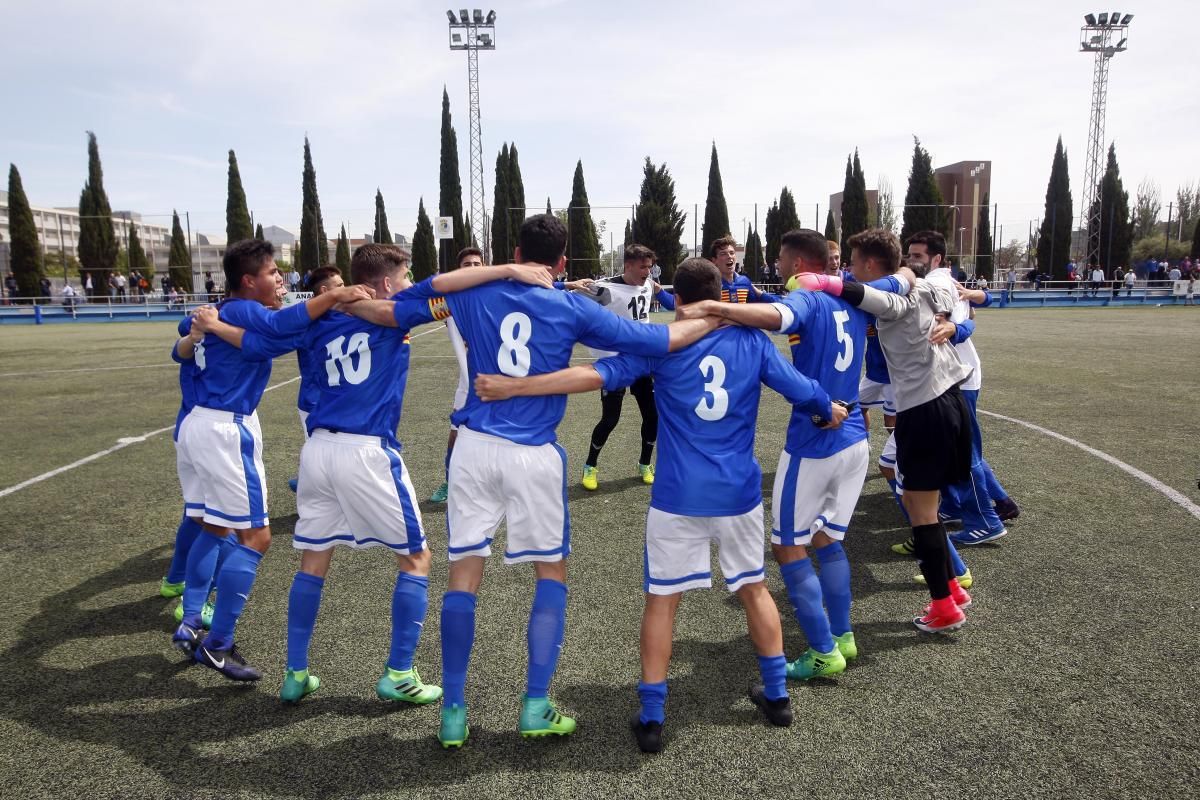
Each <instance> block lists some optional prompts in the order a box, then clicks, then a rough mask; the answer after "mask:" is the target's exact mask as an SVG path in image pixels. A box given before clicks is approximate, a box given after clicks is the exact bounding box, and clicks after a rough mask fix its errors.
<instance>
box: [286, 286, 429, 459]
mask: <svg viewBox="0 0 1200 800" xmlns="http://www.w3.org/2000/svg"><path fill="white" fill-rule="evenodd" d="M432 284H433V281H432V279H426V280H424V281H421V282H420V283H418V284H417V285H416V286H413V287H411V288H409V289H406V290H405V291H403V292H400V293H399V294H397V295H395V296H394V297H392V298H391V299H392V300H393V301H394V302H395V307H394V310H393V313H394V315H395V318H396V324H397V325H398V326H399V327H396V328H382V327H379V326H378V325H372V324H371V323H369V322H367V321H365V320H361V319H359V318H358V317H353V316H350V315H349V314H343V313H341V312H340V311H330V312H328V313H327V314H325V315H324V316H322V317H321V318H320V319H318V320H316V321H315V322H313V324H312V326H311V327H309V329H308V330H307V331H306V332H305V333H304V334H303V335H302V336H301V337H300V339H299V340H298V341H297V342H296V345H297V347H298V348H300V349H303V350H304V351H305V352H307V353H308V356H309V362H310V363H311V364H312V370H311V378H312V380H313V383H314V384H315V385H316V388H317V403H316V407H315V408H314V409H313V410H312V412H311V413H310V414H309V416H308V430H309V433H311V432H312V431H314V430H316V429H317V428H324V429H326V430H329V431H334V432H337V433H356V434H360V435H363V436H378V437H380V438H383V439H386V440H387V441H389V442H392V443H394V444H399V442H397V440H396V427H397V426H398V425H399V424H400V410H401V404H402V403H403V401H404V386H405V384H406V383H407V381H408V356H409V344H408V332H409V330H410V329H412V328H413V327H414V326H416V325H420V324H421V323H424V322H432V321H433V320H435V319H445V318H446V316H447V312H446V305H445V300H444V298H443V297H441V296H440V295H438V294H437V293H435V292H434V290H433V285H432Z"/></svg>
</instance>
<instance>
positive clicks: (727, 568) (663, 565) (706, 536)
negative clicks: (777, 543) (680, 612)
mask: <svg viewBox="0 0 1200 800" xmlns="http://www.w3.org/2000/svg"><path fill="white" fill-rule="evenodd" d="M712 542H716V543H717V562H718V563H719V564H720V565H721V573H722V574H723V575H724V576H725V586H726V588H728V589H729V591H731V592H736V591H737V590H738V589H740V588H742V587H743V586H745V585H746V584H749V583H758V582H759V581H762V580H765V576H764V574H763V551H764V549H765V547H766V544H765V542H764V539H763V507H762V503H759V504H758V506H757V507H756V508H754V509H753V510H752V511H747V512H746V513H745V514H737V515H735V516H732V517H685V516H680V515H679V514H669V513H667V512H666V511H660V510H659V509H657V508H653V507H651V509H650V511H649V513H648V514H647V515H646V556H645V557H646V562H645V583H644V584H643V588H644V589H645V590H646V591H647V592H649V593H650V594H678V593H680V592H686V591H687V590H688V589H707V588H709V587H710V586H712V566H711V565H712V554H711V548H710V545H711V543H712Z"/></svg>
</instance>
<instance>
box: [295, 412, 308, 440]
mask: <svg viewBox="0 0 1200 800" xmlns="http://www.w3.org/2000/svg"><path fill="white" fill-rule="evenodd" d="M296 413H297V414H299V415H300V430H302V431H304V438H305V439H307V438H308V412H307V411H305V410H304V409H302V408H297V409H296Z"/></svg>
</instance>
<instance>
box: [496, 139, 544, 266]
mask: <svg viewBox="0 0 1200 800" xmlns="http://www.w3.org/2000/svg"><path fill="white" fill-rule="evenodd" d="M508 175H509V169H508V142H505V143H504V146H503V147H501V148H500V152H499V153H498V154H497V155H496V190H495V192H493V193H492V196H493V198H494V199H493V206H492V263H493V264H508V263H509V262H511V261H512V256H513V249H514V248H515V247H516V246H517V241H516V239H517V237H516V231H509V228H508V226H509V224H510V223H511V221H512V217H511V216H510V215H509V213H508V209H509V204H510V198H509V189H508ZM549 203H550V200H549V198H547V200H546V204H547V206H546V207H547V208H549ZM547 213H549V212H547Z"/></svg>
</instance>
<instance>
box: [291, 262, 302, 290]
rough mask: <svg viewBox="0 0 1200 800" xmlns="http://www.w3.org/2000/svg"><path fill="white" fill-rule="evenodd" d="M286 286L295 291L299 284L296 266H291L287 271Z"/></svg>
mask: <svg viewBox="0 0 1200 800" xmlns="http://www.w3.org/2000/svg"><path fill="white" fill-rule="evenodd" d="M288 286H290V287H291V289H292V291H293V292H294V291H297V289H298V288H299V286H300V273H299V272H296V268H295V267H292V271H291V272H289V273H288Z"/></svg>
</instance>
